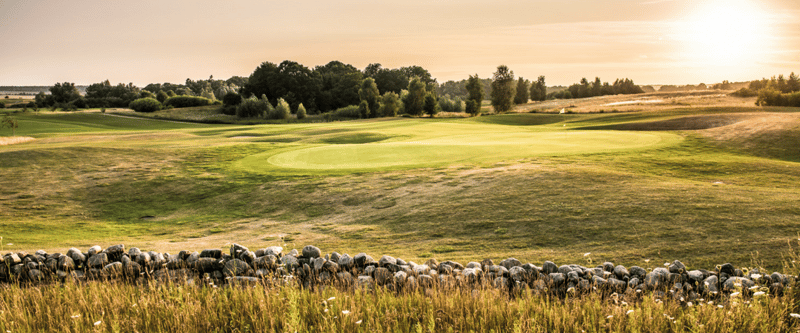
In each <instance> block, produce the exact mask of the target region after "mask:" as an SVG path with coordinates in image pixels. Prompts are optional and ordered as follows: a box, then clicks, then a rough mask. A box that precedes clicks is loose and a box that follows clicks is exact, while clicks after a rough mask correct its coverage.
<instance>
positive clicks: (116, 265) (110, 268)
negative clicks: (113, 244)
mask: <svg viewBox="0 0 800 333" xmlns="http://www.w3.org/2000/svg"><path fill="white" fill-rule="evenodd" d="M102 274H103V276H104V277H106V278H108V279H112V280H113V279H118V278H120V277H122V263H121V262H119V261H117V262H112V263H110V264H108V265H105V266H104V267H103V273H102Z"/></svg>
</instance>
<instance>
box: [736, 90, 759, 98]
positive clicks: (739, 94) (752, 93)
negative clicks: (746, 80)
mask: <svg viewBox="0 0 800 333" xmlns="http://www.w3.org/2000/svg"><path fill="white" fill-rule="evenodd" d="M731 96H736V97H755V96H758V92H756V91H755V90H751V89H749V88H742V89H739V90H737V91H735V92H732V93H731Z"/></svg>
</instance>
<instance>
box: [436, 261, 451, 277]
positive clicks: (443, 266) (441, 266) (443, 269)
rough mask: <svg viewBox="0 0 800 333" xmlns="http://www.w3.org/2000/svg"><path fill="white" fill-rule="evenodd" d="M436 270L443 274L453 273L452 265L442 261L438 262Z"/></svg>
mask: <svg viewBox="0 0 800 333" xmlns="http://www.w3.org/2000/svg"><path fill="white" fill-rule="evenodd" d="M436 272H437V273H439V274H444V275H450V274H453V266H450V265H448V264H444V263H442V264H439V266H438V268H437V269H436Z"/></svg>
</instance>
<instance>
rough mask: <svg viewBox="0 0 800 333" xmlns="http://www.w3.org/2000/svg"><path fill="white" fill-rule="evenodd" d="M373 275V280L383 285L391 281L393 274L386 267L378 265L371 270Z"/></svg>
mask: <svg viewBox="0 0 800 333" xmlns="http://www.w3.org/2000/svg"><path fill="white" fill-rule="evenodd" d="M373 276H374V277H375V282H376V283H378V285H379V286H383V285H386V284H387V283H390V282H392V279H393V277H394V274H392V272H390V271H389V269H387V268H386V267H378V268H376V269H375V271H374V272H373Z"/></svg>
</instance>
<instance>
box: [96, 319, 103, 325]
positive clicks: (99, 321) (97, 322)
mask: <svg viewBox="0 0 800 333" xmlns="http://www.w3.org/2000/svg"><path fill="white" fill-rule="evenodd" d="M102 322H103V321H102V320H98V321H96V322H94V326H97V325H100V323H102Z"/></svg>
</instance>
